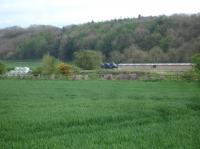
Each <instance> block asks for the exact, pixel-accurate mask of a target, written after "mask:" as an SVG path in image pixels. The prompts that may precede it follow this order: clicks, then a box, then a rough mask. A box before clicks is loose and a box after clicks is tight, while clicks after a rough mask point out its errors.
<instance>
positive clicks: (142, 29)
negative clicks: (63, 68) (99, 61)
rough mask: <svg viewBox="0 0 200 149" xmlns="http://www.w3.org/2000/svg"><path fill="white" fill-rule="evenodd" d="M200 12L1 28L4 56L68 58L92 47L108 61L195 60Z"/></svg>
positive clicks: (0, 44)
mask: <svg viewBox="0 0 200 149" xmlns="http://www.w3.org/2000/svg"><path fill="white" fill-rule="evenodd" d="M199 26H200V15H199V14H194V15H172V16H157V17H142V16H140V17H138V18H126V19H116V20H110V21H105V22H98V23H95V22H94V21H92V22H89V23H86V24H81V25H71V26H66V27H63V28H56V27H52V26H34V27H30V28H27V29H22V28H19V27H15V28H12V29H4V30H0V39H1V40H0V41H1V42H0V52H1V53H0V57H1V58H2V59H40V58H41V57H42V56H43V55H44V54H46V53H48V54H50V55H52V56H54V57H56V58H59V59H60V60H63V61H72V60H74V55H75V54H74V53H75V52H77V51H83V50H87V49H91V50H93V51H96V52H100V53H101V54H102V56H103V59H104V61H107V62H108V61H114V62H117V63H121V62H124V63H125V62H129V63H139V62H191V57H192V55H194V54H196V53H199V52H200V27H199Z"/></svg>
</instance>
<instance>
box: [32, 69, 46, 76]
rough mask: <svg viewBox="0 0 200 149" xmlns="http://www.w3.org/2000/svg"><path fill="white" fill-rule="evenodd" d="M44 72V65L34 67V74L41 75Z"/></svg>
mask: <svg viewBox="0 0 200 149" xmlns="http://www.w3.org/2000/svg"><path fill="white" fill-rule="evenodd" d="M42 72H43V68H42V67H37V68H35V69H33V71H32V74H33V75H34V76H39V75H41V74H42Z"/></svg>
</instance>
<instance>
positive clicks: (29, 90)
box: [0, 80, 200, 149]
mask: <svg viewBox="0 0 200 149" xmlns="http://www.w3.org/2000/svg"><path fill="white" fill-rule="evenodd" d="M0 88H1V89H0V95H1V98H0V103H1V104H0V109H1V114H0V131H1V133H0V136H1V141H0V147H1V149H10V148H20V149H27V148H28V149H41V148H42V149H43V148H44V149H45V148H56V149H61V148H73V149H80V148H81V149H91V148H92V149H99V148H101V149H104V148H105V149H106V148H113V149H120V148H122V149H133V148H143V149H149V148H163V149H168V148H169V146H170V148H177V149H179V148H183V147H184V148H187V149H198V148H199V145H200V142H199V140H200V136H199V134H200V125H199V123H200V116H199V114H200V92H199V89H200V87H199V85H198V83H196V82H190V83H188V82H176V81H174V82H172V81H171V82H169V81H157V82H143V81H134V82H132V81H63V80H62V81H55V80H53V81H52V80H37V81H35V80H0ZM155 89H156V90H155ZM6 99H9V100H6ZM13 112H14V113H13ZM30 140H31V141H30ZM152 142H153V143H152Z"/></svg>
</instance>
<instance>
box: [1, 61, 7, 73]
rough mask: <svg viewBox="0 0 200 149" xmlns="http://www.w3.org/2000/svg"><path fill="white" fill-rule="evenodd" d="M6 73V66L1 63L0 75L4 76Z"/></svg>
mask: <svg viewBox="0 0 200 149" xmlns="http://www.w3.org/2000/svg"><path fill="white" fill-rule="evenodd" d="M5 71H6V65H5V64H3V63H1V62H0V74H3V73H4V72H5Z"/></svg>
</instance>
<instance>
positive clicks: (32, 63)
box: [2, 60, 42, 69]
mask: <svg viewBox="0 0 200 149" xmlns="http://www.w3.org/2000/svg"><path fill="white" fill-rule="evenodd" d="M2 62H3V63H4V64H5V65H6V67H9V68H14V67H30V68H31V69H35V68H37V67H39V66H41V65H42V62H41V60H23V61H20V60H19V61H17V60H4V61H2Z"/></svg>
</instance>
